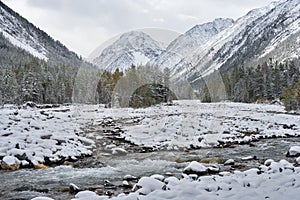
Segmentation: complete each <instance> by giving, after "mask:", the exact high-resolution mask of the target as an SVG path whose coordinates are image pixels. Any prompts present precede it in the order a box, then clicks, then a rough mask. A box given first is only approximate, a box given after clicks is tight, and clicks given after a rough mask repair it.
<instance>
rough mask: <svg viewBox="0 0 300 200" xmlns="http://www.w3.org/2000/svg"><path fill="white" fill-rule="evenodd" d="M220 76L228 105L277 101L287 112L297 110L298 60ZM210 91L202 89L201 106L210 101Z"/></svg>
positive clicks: (299, 77) (274, 62)
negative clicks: (283, 104) (232, 102)
mask: <svg viewBox="0 0 300 200" xmlns="http://www.w3.org/2000/svg"><path fill="white" fill-rule="evenodd" d="M215 73H217V72H215ZM218 73H219V72H218ZM213 76H214V74H212V75H210V77H213ZM221 76H222V79H223V83H224V85H225V91H226V96H227V99H228V100H230V101H234V102H246V103H251V102H267V101H272V100H274V99H280V100H282V101H283V102H284V103H285V106H286V109H287V110H297V109H300V99H299V85H300V83H299V82H300V67H299V60H293V61H289V62H285V63H279V62H277V61H273V60H272V59H270V60H269V62H264V63H263V64H262V65H258V66H257V67H255V68H250V67H249V68H245V67H242V66H235V67H234V68H233V69H232V70H231V71H228V72H221ZM210 79H211V78H208V80H210ZM216 85H217V84H216ZM210 87H212V86H208V85H207V84H205V85H204V86H203V87H202V91H203V92H202V96H201V100H202V101H204V102H210V101H212V100H211V97H210V96H211V95H210V91H209V90H208V88H210ZM287 104H289V105H287Z"/></svg>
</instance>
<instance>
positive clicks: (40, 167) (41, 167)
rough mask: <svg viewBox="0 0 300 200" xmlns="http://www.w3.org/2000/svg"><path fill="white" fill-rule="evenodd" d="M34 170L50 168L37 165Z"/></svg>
mask: <svg viewBox="0 0 300 200" xmlns="http://www.w3.org/2000/svg"><path fill="white" fill-rule="evenodd" d="M34 168H35V169H47V168H48V167H47V166H46V165H43V164H37V165H34Z"/></svg>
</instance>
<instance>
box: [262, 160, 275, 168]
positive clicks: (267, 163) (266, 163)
mask: <svg viewBox="0 0 300 200" xmlns="http://www.w3.org/2000/svg"><path fill="white" fill-rule="evenodd" d="M272 162H274V160H272V159H268V160H266V161H265V162H264V165H265V166H267V167H269V166H270V165H271V164H272Z"/></svg>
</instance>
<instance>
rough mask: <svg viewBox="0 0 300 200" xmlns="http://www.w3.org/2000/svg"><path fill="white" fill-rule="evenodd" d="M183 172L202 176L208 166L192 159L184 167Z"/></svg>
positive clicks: (206, 172)
mask: <svg viewBox="0 0 300 200" xmlns="http://www.w3.org/2000/svg"><path fill="white" fill-rule="evenodd" d="M183 173H185V174H197V175H198V176H202V175H206V174H208V168H207V167H206V166H204V165H203V164H201V163H199V162H197V161H192V162H191V163H190V164H189V165H188V166H187V167H186V168H184V170H183Z"/></svg>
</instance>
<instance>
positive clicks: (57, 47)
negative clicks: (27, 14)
mask: <svg viewBox="0 0 300 200" xmlns="http://www.w3.org/2000/svg"><path fill="white" fill-rule="evenodd" d="M0 33H1V34H2V35H3V36H4V37H1V40H7V41H6V42H9V43H11V44H13V46H15V47H19V48H21V49H23V50H25V51H26V52H28V53H30V54H32V55H33V56H35V57H37V58H39V59H42V60H44V61H48V62H52V63H60V64H62V63H63V64H70V65H77V66H78V65H81V64H82V60H81V59H80V58H79V57H78V56H77V55H76V54H75V53H74V52H71V51H69V50H68V49H67V48H66V47H65V46H64V45H63V44H61V43H60V42H59V41H55V40H54V39H53V38H51V37H50V36H49V35H48V34H47V33H45V32H44V31H42V30H40V29H39V28H38V27H36V26H34V25H33V24H32V23H30V22H28V21H27V20H26V19H25V18H23V17H22V16H20V15H19V14H18V13H16V12H14V11H13V10H12V9H10V8H9V7H7V6H6V5H5V4H4V3H2V2H0Z"/></svg>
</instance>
